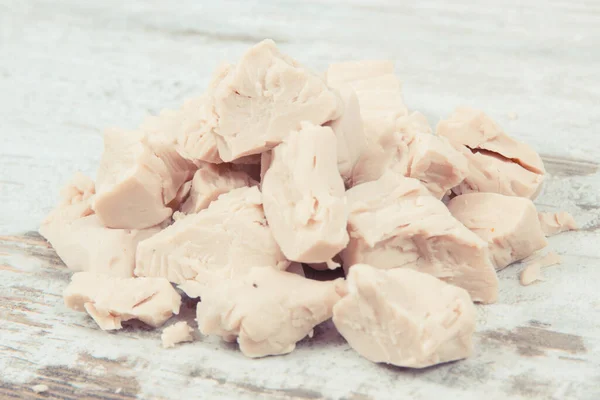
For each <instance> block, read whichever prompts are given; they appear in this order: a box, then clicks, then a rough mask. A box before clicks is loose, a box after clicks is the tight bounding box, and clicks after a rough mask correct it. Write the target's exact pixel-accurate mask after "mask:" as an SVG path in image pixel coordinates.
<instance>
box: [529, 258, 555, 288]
mask: <svg viewBox="0 0 600 400" xmlns="http://www.w3.org/2000/svg"><path fill="white" fill-rule="evenodd" d="M555 264H560V256H559V255H558V254H556V253H555V252H553V251H551V252H549V253H548V254H546V255H544V256H539V257H534V258H532V259H531V260H530V261H529V262H528V263H527V264H525V268H523V271H521V276H520V282H521V285H523V286H529V285H531V284H532V283H534V282H535V281H539V280H541V279H542V267H549V266H551V265H555Z"/></svg>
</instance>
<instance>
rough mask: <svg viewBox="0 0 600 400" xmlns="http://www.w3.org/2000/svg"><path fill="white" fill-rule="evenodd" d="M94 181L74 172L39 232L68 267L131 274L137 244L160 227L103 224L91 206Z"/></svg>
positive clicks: (106, 272) (128, 275)
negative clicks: (108, 225) (144, 227)
mask: <svg viewBox="0 0 600 400" xmlns="http://www.w3.org/2000/svg"><path fill="white" fill-rule="evenodd" d="M94 193H95V188H94V182H93V181H92V180H91V179H90V178H88V177H86V176H84V175H82V174H80V173H78V174H76V175H75V176H74V177H73V179H72V180H71V182H70V183H69V184H67V185H66V186H65V187H64V188H63V190H62V200H61V202H60V203H59V205H58V206H57V207H56V208H55V209H54V210H53V211H52V212H51V213H50V214H49V215H48V216H47V217H46V219H45V220H44V221H43V222H42V224H41V226H40V229H39V232H40V234H41V235H42V236H44V238H46V240H48V242H50V244H51V245H52V247H53V248H54V249H55V250H56V253H57V254H58V255H59V257H61V259H62V260H63V262H64V263H65V264H66V266H67V267H68V268H69V269H72V270H74V271H90V272H97V273H102V274H107V275H111V276H117V277H122V278H126V277H132V276H133V269H134V267H135V253H136V250H137V244H138V243H139V242H140V241H142V240H144V239H147V238H149V237H150V236H152V235H154V234H155V233H157V232H159V231H160V227H158V226H156V227H151V228H147V229H139V230H138V229H111V228H107V227H105V226H104V225H103V224H102V222H101V221H100V219H99V218H98V216H97V215H95V214H94V211H93V210H92V208H91V204H92V203H93V200H94V197H95V194H94Z"/></svg>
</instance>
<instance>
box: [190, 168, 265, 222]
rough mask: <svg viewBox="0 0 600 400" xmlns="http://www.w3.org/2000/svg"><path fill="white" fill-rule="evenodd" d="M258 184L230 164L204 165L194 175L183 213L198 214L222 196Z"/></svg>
mask: <svg viewBox="0 0 600 400" xmlns="http://www.w3.org/2000/svg"><path fill="white" fill-rule="evenodd" d="M255 184H256V182H255V181H254V180H253V179H252V178H250V176H249V175H248V174H247V173H246V172H244V171H239V170H235V169H234V168H233V166H232V165H229V164H219V165H215V164H203V165H201V166H200V167H199V169H198V170H197V171H196V173H195V174H194V178H193V179H192V187H191V190H190V195H189V197H188V199H187V200H186V201H185V203H183V205H182V207H181V212H183V213H185V214H190V213H197V212H200V211H201V210H204V209H205V208H207V207H208V205H209V204H210V203H211V202H213V201H215V200H216V199H217V198H218V197H219V196H220V195H222V194H224V193H228V192H229V191H231V190H233V189H237V188H241V187H246V186H252V185H255Z"/></svg>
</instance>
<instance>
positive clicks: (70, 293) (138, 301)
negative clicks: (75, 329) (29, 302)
mask: <svg viewBox="0 0 600 400" xmlns="http://www.w3.org/2000/svg"><path fill="white" fill-rule="evenodd" d="M63 297H64V301H65V305H66V306H67V307H69V308H71V309H73V310H75V311H87V313H88V314H89V315H90V316H91V317H92V318H93V319H94V321H96V323H97V324H98V326H100V328H101V329H104V330H113V329H121V328H122V326H121V322H123V321H129V320H131V319H137V320H140V321H142V322H144V323H146V324H148V325H150V326H152V327H155V328H156V327H159V326H161V325H162V324H164V323H165V321H167V320H168V319H169V318H170V317H171V316H172V315H173V314H178V313H179V306H180V305H181V297H180V296H179V295H178V294H177V292H176V291H175V289H173V287H172V286H171V284H170V283H169V281H168V280H166V279H163V278H115V277H111V276H107V275H102V274H96V273H92V272H77V273H75V274H73V276H72V277H71V283H70V284H69V286H67V288H66V289H65V291H64V294H63Z"/></svg>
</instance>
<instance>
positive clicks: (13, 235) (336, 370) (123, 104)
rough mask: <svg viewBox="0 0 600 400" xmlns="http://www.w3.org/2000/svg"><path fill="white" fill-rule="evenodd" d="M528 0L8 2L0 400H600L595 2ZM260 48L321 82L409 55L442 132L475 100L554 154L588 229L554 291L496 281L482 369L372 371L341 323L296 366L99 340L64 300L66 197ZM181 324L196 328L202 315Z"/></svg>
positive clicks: (230, 349)
mask: <svg viewBox="0 0 600 400" xmlns="http://www.w3.org/2000/svg"><path fill="white" fill-rule="evenodd" d="M521 3H523V2H518V1H516V0H514V1H509V2H501V3H500V2H495V1H491V0H486V1H483V2H477V3H471V2H467V1H463V2H445V1H441V0H439V1H424V2H418V4H413V3H410V4H409V3H396V2H392V1H389V2H371V1H368V0H361V1H355V2H351V3H348V2H333V1H324V0H321V1H313V2H302V3H301V4H300V3H297V4H294V3H291V2H276V1H274V0H269V1H264V2H254V1H247V2H243V1H229V2H196V1H181V2H177V5H176V6H175V5H174V3H171V2H160V1H147V2H142V1H130V2H117V1H116V0H113V1H106V2H96V3H93V2H79V1H76V0H66V1H60V2H59V1H31V0H26V1H18V2H17V1H11V0H0V398H2V399H4V398H55V399H81V398H96V399H128V398H136V397H138V398H149V399H150V398H152V399H154V398H161V399H178V398H186V397H188V398H202V399H210V398H238V399H246V398H248V399H251V398H281V399H284V398H297V399H321V398H324V399H330V398H331V399H338V398H340V399H341V398H346V399H370V398H411V399H428V398H433V397H443V398H446V399H452V398H460V399H480V398H489V399H505V398H540V399H590V400H591V399H598V398H600V335H599V332H600V294H599V293H598V282H599V281H600V246H599V239H600V174H599V173H598V165H597V164H595V163H594V160H595V159H597V154H598V153H599V152H600V139H599V137H598V134H597V127H598V125H599V124H598V123H599V122H600V114H599V113H598V112H597V103H598V100H599V99H600V83H599V82H598V73H597V71H598V70H599V68H600V54H599V53H598V52H597V49H598V48H600V27H599V24H598V23H597V22H598V19H599V18H600V7H599V5H598V3H597V2H594V1H583V2H565V1H561V2H559V1H550V2H542V1H534V2H525V3H524V4H521ZM264 37H272V38H274V39H275V40H277V41H278V42H279V43H280V44H281V45H282V47H283V49H284V50H285V51H287V52H289V53H290V54H292V55H294V56H295V57H296V58H297V59H299V60H300V61H302V62H304V63H305V64H307V65H309V66H312V67H314V68H319V69H323V68H324V67H325V66H326V65H327V63H329V62H330V61H335V60H343V59H351V58H391V59H395V60H397V71H398V73H399V74H400V75H401V76H402V78H403V79H404V80H405V88H404V92H405V98H406V102H407V104H408V105H409V107H410V108H412V109H418V110H421V111H423V112H424V113H425V114H426V115H427V116H428V117H429V119H430V122H432V123H435V122H436V121H437V120H439V119H440V118H441V117H443V116H445V115H447V114H448V113H449V112H450V111H451V110H452V108H453V107H454V106H456V105H458V104H471V105H475V106H478V107H481V108H483V109H485V110H487V111H488V112H489V113H490V114H492V115H493V116H494V117H495V118H496V119H497V120H498V121H499V122H500V123H501V125H503V126H504V127H505V128H506V129H507V130H508V131H509V132H511V133H513V134H514V135H515V136H517V137H520V138H522V139H524V140H526V141H528V142H530V143H532V144H533V145H534V146H535V147H536V148H537V149H538V150H540V151H541V152H542V153H544V154H545V155H546V157H545V160H546V165H547V167H548V170H549V171H550V172H551V174H552V177H551V178H549V179H548V182H547V184H546V186H545V190H544V193H542V195H541V196H540V198H539V199H538V201H537V203H538V206H539V208H540V209H542V210H544V211H549V210H559V209H560V210H567V211H570V212H571V213H573V215H574V216H575V218H576V220H577V221H578V223H579V224H580V225H581V226H582V229H581V230H580V231H578V232H573V233H566V234H563V235H559V236H557V237H553V238H551V239H550V247H551V248H552V249H553V250H555V251H557V252H558V253H559V254H561V256H562V258H563V263H562V264H561V265H559V266H555V267H549V268H547V269H546V270H544V274H545V277H546V279H545V281H544V282H540V283H537V284H535V285H532V286H529V287H522V286H520V285H519V284H518V272H519V271H520V269H521V267H520V266H519V265H516V266H512V267H510V268H507V269H505V270H504V271H501V273H500V278H501V293H500V300H499V302H498V304H495V305H491V306H485V307H479V308H478V312H479V328H478V333H477V336H476V354H475V355H474V357H472V358H470V359H469V360H466V361H462V362H456V363H450V364H447V365H442V366H438V367H434V368H429V369H426V370H423V371H411V370H406V369H401V368H393V367H388V366H383V365H373V364H371V363H369V362H367V361H366V360H364V359H361V358H360V357H359V356H358V355H357V354H355V353H354V352H353V351H352V350H351V349H349V347H348V346H347V345H346V343H345V342H344V340H343V339H342V338H341V337H340V336H339V335H338V334H337V333H336V332H335V329H333V328H332V327H331V326H330V325H329V324H325V325H324V326H322V327H319V328H318V329H317V330H316V332H315V337H314V338H313V339H311V340H307V341H304V342H302V343H300V345H299V346H298V349H297V350H296V351H295V352H294V353H292V354H290V355H287V356H285V357H271V358H267V359H261V360H248V359H245V358H244V357H243V356H242V355H241V354H240V353H239V352H238V351H236V349H235V346H232V345H228V344H224V343H221V342H220V341H218V340H216V339H213V338H205V337H200V336H198V340H197V341H196V342H194V343H191V344H185V345H182V346H180V347H177V348H175V349H170V350H164V349H162V348H161V347H160V341H159V336H160V332H159V331H151V330H147V329H145V328H144V327H142V326H139V325H138V326H129V327H127V328H126V329H125V330H124V331H122V332H118V333H106V332H102V331H100V330H98V329H97V327H96V326H95V325H94V323H93V321H91V320H90V319H89V318H88V317H87V316H86V315H85V314H79V313H74V312H71V311H69V310H67V309H66V308H65V307H64V306H63V304H62V298H61V292H62V290H63V289H64V287H65V286H66V284H67V282H68V276H69V273H68V271H67V270H66V269H65V268H64V267H63V266H62V263H61V261H60V260H59V259H58V258H57V256H56V254H55V253H54V251H53V250H52V249H50V248H49V247H48V245H47V243H46V242H45V241H44V240H43V239H42V238H40V237H39V235H37V234H36V233H34V231H35V230H36V229H37V226H38V224H39V221H40V219H41V218H42V217H43V216H44V215H45V214H46V213H47V212H48V211H49V210H50V209H51V207H52V206H53V204H54V202H55V199H56V195H57V192H58V188H59V186H60V185H61V184H63V183H64V182H65V181H66V180H67V179H68V178H69V176H70V175H71V174H72V172H73V171H75V170H77V169H79V170H82V171H84V172H86V173H89V174H91V175H93V174H94V170H95V166H96V165H97V162H98V158H99V155H100V152H101V147H102V144H101V143H102V142H101V131H102V129H103V128H104V127H106V126H110V125H121V126H129V127H133V126H135V125H136V124H137V123H138V122H139V121H140V120H141V118H142V117H143V114H144V113H146V112H156V111H158V110H159V109H160V108H161V107H163V106H173V105H176V104H177V103H179V102H180V101H182V100H183V98H185V97H186V96H188V95H192V94H195V93H199V92H201V91H202V89H203V88H204V87H205V85H206V83H207V80H208V77H209V75H210V72H211V71H212V69H213V68H214V67H215V65H216V64H217V63H218V62H219V61H220V60H223V59H229V60H235V59H236V57H237V56H238V55H239V53H240V52H241V51H242V50H243V49H244V48H245V47H247V46H248V45H250V44H252V43H254V42H256V41H258V40H260V39H262V38H264ZM509 113H516V114H517V116H518V118H517V119H512V120H511V119H509ZM513 118H514V116H513ZM181 318H186V319H188V320H189V321H190V323H191V324H193V305H189V307H187V308H185V312H184V313H183V316H182V317H181ZM40 383H41V384H45V385H47V386H48V387H49V390H48V391H47V392H45V393H40V394H36V393H34V392H33V391H32V390H31V389H30V387H31V386H33V385H35V384H40Z"/></svg>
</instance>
